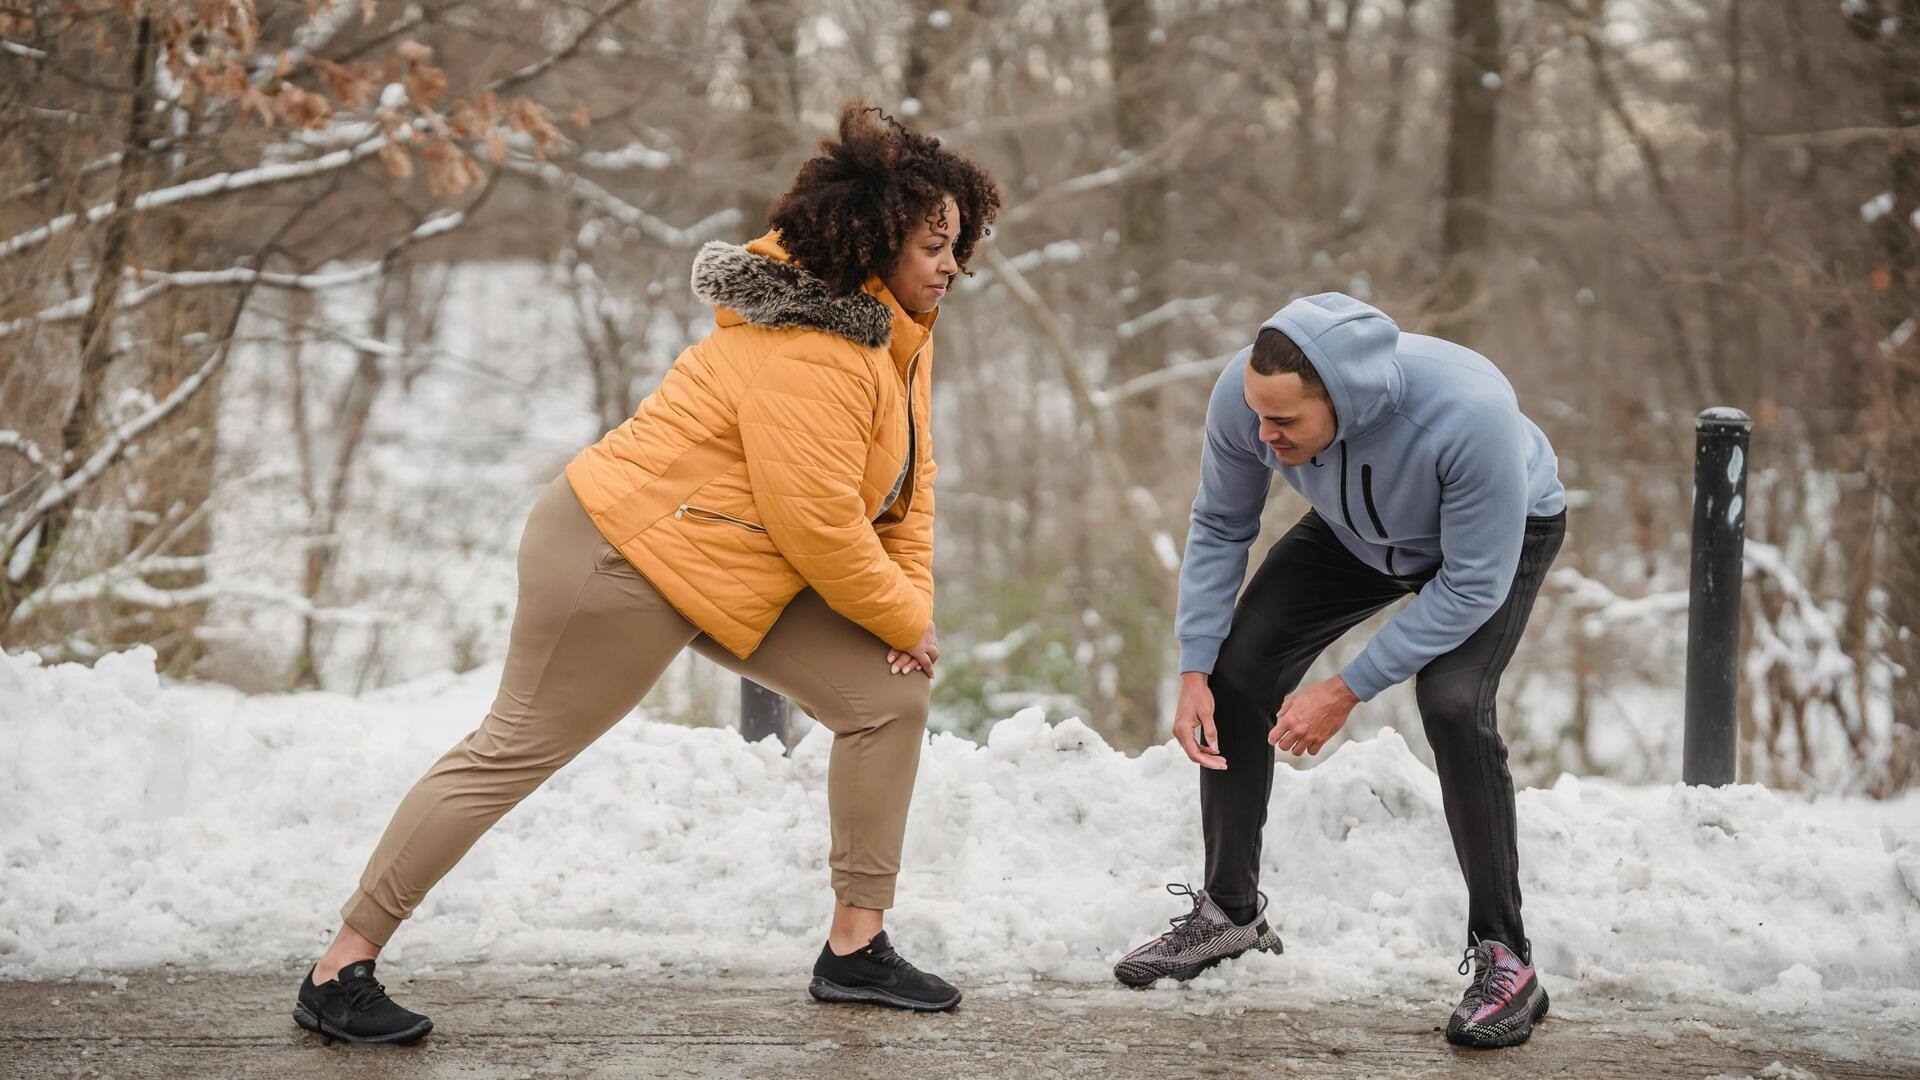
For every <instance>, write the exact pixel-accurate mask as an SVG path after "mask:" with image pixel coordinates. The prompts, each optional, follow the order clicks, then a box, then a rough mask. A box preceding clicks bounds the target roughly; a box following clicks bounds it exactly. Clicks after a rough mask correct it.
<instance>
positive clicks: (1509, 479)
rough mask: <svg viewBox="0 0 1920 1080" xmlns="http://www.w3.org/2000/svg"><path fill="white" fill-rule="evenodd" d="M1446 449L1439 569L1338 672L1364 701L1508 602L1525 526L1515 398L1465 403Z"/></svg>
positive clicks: (1521, 434)
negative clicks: (1408, 602)
mask: <svg viewBox="0 0 1920 1080" xmlns="http://www.w3.org/2000/svg"><path fill="white" fill-rule="evenodd" d="M1452 431H1453V432H1454V433H1456V437H1455V438H1453V439H1452V440H1450V441H1451V443H1452V445H1451V446H1449V447H1448V448H1447V449H1446V450H1444V451H1443V452H1442V453H1441V456H1440V461H1439V467H1440V552H1441V556H1440V572H1439V574H1438V575H1436V576H1435V577H1434V579H1433V580H1432V581H1431V582H1429V583H1428V584H1427V585H1426V587H1425V588H1423V589H1421V590H1420V594H1419V595H1418V596H1416V597H1414V598H1413V602H1412V603H1410V604H1408V605H1407V606H1406V608H1405V609H1403V610H1402V611H1401V612H1400V614H1398V615H1396V616H1394V617H1393V618H1392V619H1391V620H1389V621H1388V622H1387V625H1386V626H1384V627H1382V628H1381V629H1380V632H1379V633H1377V634H1375V635H1374V636H1373V640H1372V641H1370V642H1368V643H1367V647H1366V648H1365V649H1364V650H1362V651H1361V653H1360V655H1359V656H1357V657H1355V658H1354V660H1353V662H1352V663H1350V664H1348V665H1347V666H1346V668H1345V669H1344V670H1342V671H1341V672H1340V677H1341V678H1342V679H1344V680H1346V683H1347V686H1348V687H1350V688H1351V689H1352V690H1353V693H1354V696H1356V697H1358V698H1359V699H1360V700H1361V701H1367V700H1369V699H1371V698H1373V697H1374V696H1375V695H1376V694H1378V693H1380V691H1382V690H1385V689H1386V688H1387V687H1389V686H1392V685H1394V684H1395V683H1398V682H1403V681H1405V680H1406V679H1408V678H1410V677H1412V675H1413V674H1414V673H1415V672H1417V671H1419V670H1420V669H1421V668H1423V667H1426V666H1427V664H1428V663H1429V662H1431V661H1433V660H1434V659H1436V658H1438V657H1440V656H1443V655H1445V654H1446V653H1449V652H1452V651H1453V650H1454V649H1456V648H1458V647H1459V646H1460V645H1461V643H1463V642H1465V641H1466V640H1467V639H1468V638H1469V637H1472V636H1473V633H1474V631H1476V630H1478V629H1480V628H1481V627H1482V626H1484V625H1486V621H1487V620H1488V619H1489V618H1491V617H1492V616H1493V613H1494V612H1495V611H1497V610H1499V608H1500V605H1501V604H1503V603H1505V602H1506V599H1507V592H1508V591H1509V590H1510V589H1511V588H1512V587H1513V573H1514V570H1515V569H1516V568H1517V567H1518V566H1519V565H1520V548H1521V544H1522V543H1523V541H1524V540H1525V538H1526V529H1527V441H1526V433H1525V431H1524V427H1523V425H1522V424H1521V421H1520V412H1519V410H1518V409H1517V408H1515V407H1514V405H1513V403H1512V401H1510V400H1505V399H1502V398H1499V397H1489V398H1487V399H1485V400H1483V401H1480V402H1477V403H1473V404H1470V405H1468V404H1463V407H1462V408H1461V409H1460V410H1459V411H1458V413H1457V414H1456V422H1455V424H1454V426H1453V427H1452Z"/></svg>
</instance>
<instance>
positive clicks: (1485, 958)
mask: <svg viewBox="0 0 1920 1080" xmlns="http://www.w3.org/2000/svg"><path fill="white" fill-rule="evenodd" d="M1468 964H1473V965H1474V971H1473V981H1472V982H1471V983H1468V984H1467V992H1466V994H1464V995H1463V996H1462V997H1461V998H1460V1007H1461V1008H1463V1009H1465V1010H1467V1011H1468V1012H1472V1011H1474V1010H1476V1009H1479V1008H1480V1007H1481V1006H1483V1005H1486V1004H1488V1003H1490V1002H1493V1001H1496V1000H1499V999H1500V998H1501V997H1504V996H1505V995H1506V994H1508V993H1509V992H1511V991H1512V990H1513V972H1511V971H1509V970H1507V969H1506V968H1503V967H1501V966H1500V965H1498V964H1496V963H1494V962H1493V945H1492V944H1491V943H1489V942H1485V941H1481V942H1476V943H1474V944H1473V945H1470V946H1468V947H1467V950H1466V952H1465V953H1463V954H1462V955H1461V957H1460V967H1459V968H1458V969H1457V970H1458V971H1459V972H1460V974H1462V975H1465V974H1466V973H1467V965H1468Z"/></svg>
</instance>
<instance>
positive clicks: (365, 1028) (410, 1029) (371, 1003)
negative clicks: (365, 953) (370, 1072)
mask: <svg viewBox="0 0 1920 1080" xmlns="http://www.w3.org/2000/svg"><path fill="white" fill-rule="evenodd" d="M373 965H374V961H372V960H356V961H354V962H353V963H351V964H348V965H347V966H346V967H343V968H341V969H340V974H339V975H338V976H335V977H334V978H333V979H330V980H328V981H327V982H324V983H321V984H320V985H318V986H315V985H314V983H313V968H308V969H307V977H306V978H305V979H302V980H301V981H300V1004H298V1005H296V1006H295V1007H294V1010H293V1020H294V1022H295V1023H297V1024H299V1025H300V1026H301V1027H303V1028H306V1029H307V1030H308V1031H317V1032H319V1033H320V1034H322V1035H324V1036H326V1037H327V1038H329V1039H338V1040H340V1041H341V1042H349V1043H381V1044H390V1045H395V1046H406V1045H408V1044H409V1043H417V1042H419V1041H420V1040H421V1039H423V1038H425V1037H426V1034H427V1032H429V1031H432V1030H433V1021H431V1020H429V1019H427V1018H426V1017H424V1016H421V1015H420V1014H419V1013H417V1012H409V1011H408V1010H406V1009H403V1008H401V1007H400V1006H399V1004H398V1003H396V1002H395V1001H394V1000H393V999H392V998H390V997H388V996H387V991H386V988H385V987H383V986H381V985H380V983H379V981H378V980H376V979H375V978H374V977H373ZM315 966H316V967H317V966H318V965H315Z"/></svg>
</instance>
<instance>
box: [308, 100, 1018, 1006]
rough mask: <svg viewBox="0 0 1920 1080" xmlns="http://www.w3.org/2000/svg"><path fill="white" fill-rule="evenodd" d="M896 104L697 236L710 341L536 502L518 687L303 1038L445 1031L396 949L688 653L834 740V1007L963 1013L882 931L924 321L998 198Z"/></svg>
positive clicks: (415, 818)
mask: <svg viewBox="0 0 1920 1080" xmlns="http://www.w3.org/2000/svg"><path fill="white" fill-rule="evenodd" d="M876 113H877V110H872V109H865V108H861V107H859V106H857V105H854V106H849V107H848V108H847V109H846V110H845V111H844V112H843V113H842V114H841V117H840V128H839V137H838V138H837V139H830V140H826V141H823V142H822V144H821V152H820V154H819V155H818V156H816V157H814V158H812V159H811V160H809V161H808V162H807V163H806V164H805V165H803V166H802V167H801V170H800V174H799V177H798V178H797V179H796V180H795V182H794V184H793V187H792V188H791V189H790V190H789V191H788V192H787V193H786V194H785V195H783V196H781V197H780V199H779V201H778V202H776V203H775V205H774V207H773V210H772V213H771V214H770V215H769V224H770V225H771V226H772V231H770V232H768V233H767V235H765V236H762V237H761V238H760V239H758V240H755V241H754V242H753V243H751V244H748V245H746V246H745V247H740V246H736V245H732V244H724V243H718V242H716V243H710V244H707V245H706V246H705V247H704V248H702V249H701V250H700V253H699V255H698V257H697V258H696V259H695V260H694V266H693V289H694V292H695V294H696V295H698V296H699V297H700V298H701V299H702V300H704V301H706V302H707V303H709V304H711V305H712V306H713V308H714V311H715V315H716V320H715V321H716V326H715V328H714V330H713V331H712V332H711V333H709V334H708V335H707V336H706V337H705V338H704V339H702V340H701V341H699V342H697V343H696V344H694V345H693V346H692V347H691V348H689V349H687V350H686V351H685V352H684V353H682V354H681V355H680V357H679V358H678V359H677V360H675V361H674V364H673V367H672V368H671V369H670V370H669V371H668V372H667V374H666V377H665V378H664V379H663V380H662V381H661V383H660V386H659V388H658V389H656V390H655V391H654V392H653V393H651V394H649V395H648V396H647V397H646V399H645V400H644V401H642V402H640V406H639V408H638V410H637V411H636V412H635V413H634V416H633V418H632V419H630V420H628V421H627V422H625V423H624V424H622V425H620V426H619V427H617V428H615V429H614V430H613V431H611V432H609V433H607V435H606V437H604V438H603V439H601V440H600V441H599V442H598V443H596V444H594V445H593V446H590V447H588V448H587V449H586V450H584V451H582V452H581V453H580V455H579V456H578V457H576V458H574V460H573V462H572V463H571V464H569V465H568V466H567V470H566V473H565V475H564V476H561V477H559V478H557V479H556V480H555V481H554V482H553V483H552V484H551V485H550V486H549V487H548V488H547V489H546V491H545V492H544V493H543V494H542V496H541V497H540V499H539V501H538V502H537V503H536V504H535V506H534V508H533V512H532V514H531V516H530V517H529V519H528V522H527V528H526V533H525V535H524V536H523V538H522V540H521V545H520V553H519V576H520V594H519V605H518V608H517V610H516V612H515V614H514V623H513V633H512V639H511V642H510V644H509V646H508V651H507V660H506V668H505V671H504V673H503V675H502V679H501V686H500V692H499V696H498V697H497V698H496V699H495V701H494V704H493V708H492V711H491V712H489V714H488V715H487V718H486V720H485V722H483V723H482V724H481V725H480V727H479V728H478V729H477V730H475V731H474V732H473V733H472V734H470V735H468V736H467V738H466V739H465V740H463V741H462V742H461V743H460V744H459V745H457V746H455V747H454V748H453V749H452V750H450V751H448V752H447V754H446V755H445V756H444V757H442V758H441V759H440V761H439V762H438V763H437V764H435V765H434V766H433V768H432V769H431V770H429V771H428V773H427V774H426V776H425V777H423V778H422V779H421V780H420V781H419V783H418V784H416V785H415V786H414V788H413V790H412V791H411V792H410V793H408V795H407V796H406V798H405V799H404V800H403V801H402V802H401V804H400V808H399V810H398V811H397V812H396V813H395V815H394V818H393V821H392V823H391V824H390V825H388V827H387V831H386V833H385V835H384V836H383V837H382V838H381V840H380V843H379V845H378V847H377V848H376V849H375V851H374V853H373V857H372V859H371V861H370V862H369V863H368V865H367V868H366V871H365V872H364V873H363V874H362V875H361V878H360V883H359V888H358V889H356V890H355V891H354V893H353V895H352V896H351V897H350V898H349V899H348V901H347V903H346V905H345V907H343V908H342V910H341V917H342V919H343V920H344V922H343V925H342V927H341V929H340V932H339V933H338V934H337V935H336V936H335V938H334V942H333V944H332V946H331V947H330V948H329V949H328V950H327V953H326V955H325V956H324V957H322V958H321V960H320V962H319V963H318V964H316V965H315V967H314V969H313V970H312V971H310V972H309V973H308V977H307V979H306V980H305V981H304V982H303V984H302V986H301V991H300V1005H299V1008H298V1009H297V1010H296V1012H295V1017H296V1019H298V1020H299V1022H300V1023H301V1024H302V1025H303V1026H306V1027H308V1028H310V1029H312V1030H316V1031H320V1032H322V1033H324V1034H327V1035H329V1036H331V1037H334V1038H339V1039H345V1040H350V1041H359V1042H411V1041H414V1040H417V1039H418V1038H420V1037H421V1036H423V1035H425V1034H426V1032H427V1030H429V1029H430V1028H431V1026H432V1024H431V1022H430V1021H429V1020H427V1019H426V1018H425V1017H423V1016H420V1015H419V1014H417V1013H414V1012H411V1011H409V1010H406V1009H403V1008H401V1007H400V1006H399V1005H397V1004H395V1003H394V1002H393V1001H392V1000H391V999H389V998H387V997H386V995H385V993H384V992H383V991H381V990H380V988H379V984H378V983H377V982H376V981H374V979H373V966H374V964H373V960H374V957H375V956H376V955H378V953H379V951H380V948H381V947H382V946H384V945H385V944H386V942H387V940H388V938H389V937H390V936H391V935H392V934H393V932H394V930H395V929H396V928H397V927H398V926H399V924H400V922H401V921H402V920H404V919H405V918H407V916H408V915H410V914H411V913H412V911H413V909H414V908H415V907H416V906H417V905H418V904H419V903H420V901H421V899H422V898H423V897H424V896H425V895H426V893H427V890H428V889H430V888H432V886H433V885H434V883H435V882H437V881H439V879H440V878H441V876H442V875H444V874H445V873H446V872H447V871H448V870H450V869H451V868H452V867H453V865H454V864H455V863H456V862H457V861H458V860H459V859H460V857H461V856H462V855H464V854H465V853H466V851H467V849H468V848H469V847H471V846H472V844H473V843H474V841H475V840H477V839H479V837H480V835H481V834H482V833H484V832H485V831H486V830H487V829H488V828H489V827H490V826H491V825H492V824H493V823H494V822H495V821H496V820H498V819H499V818H500V816H501V815H502V814H504V813H506V811H507V810H508V809H510V808H512V807H513V806H514V805H515V804H516V803H518V802H519V801H520V800H521V799H522V798H524V797H525V796H526V795H527V794H528V793H530V792H531V791H532V790H533V789H534V788H535V787H537V786H539V784H540V783H541V781H543V780H545V779H546V778H547V777H548V776H549V775H551V774H552V773H553V772H554V770H556V769H558V768H559V767H560V766H562V765H564V764H566V762H567V761H569V760H571V759H572V758H573V756H574V755H575V754H577V753H579V752H580V751H581V750H583V749H585V748H586V746H587V744H589V743H591V742H592V741H593V740H594V739H595V738H596V737H598V736H599V735H600V733H602V732H604V731H605V730H607V729H608V728H609V727H611V726H612V725H613V724H614V723H615V722H616V721H618V720H619V719H620V718H621V717H623V716H625V715H626V714H627V713H628V712H630V711H631V710H632V709H633V707H634V706H635V705H636V704H638V702H639V701H640V699H641V697H642V696H643V695H645V694H646V692H647V690H648V689H649V688H650V687H651V686H652V685H653V683H654V682H655V680H657V679H658V678H659V676H660V674H661V672H662V671H663V670H665V668H666V666H667V664H668V662H669V661H671V660H672V659H673V657H674V656H675V655H677V654H678V653H679V652H680V651H681V649H683V648H687V647H692V648H693V649H694V650H695V651H696V652H699V653H700V654H701V655H704V656H707V657H710V658H712V659H714V660H715V661H717V662H719V663H721V664H723V665H725V666H726V667H728V668H730V669H732V670H734V671H737V672H739V673H740V674H742V675H744V676H746V677H748V678H751V679H753V680H754V681H755V682H757V683H760V684H761V685H763V686H766V687H768V688H770V689H773V690H775V691H778V692H780V693H782V694H785V695H786V696H788V697H789V698H792V699H793V700H795V701H797V702H798V703H799V704H800V706H801V707H802V708H803V709H805V710H806V711H807V712H808V713H809V714H810V715H812V716H813V717H815V718H816V719H817V720H819V721H820V722H821V723H822V724H824V725H826V726H827V727H828V728H829V729H831V730H832V731H833V732H834V736H835V737H834V746H833V754H832V758H831V763H830V765H829V767H828V806H829V815H830V817H831V819H832V843H831V848H830V852H829V856H828V860H827V861H828V865H829V867H830V869H831V874H832V886H833V891H834V895H835V897H836V899H837V901H838V903H837V904H836V905H835V912H834V918H833V923H832V926H831V928H830V929H829V931H828V934H827V941H826V944H825V946H824V947H823V948H822V950H821V954H820V958H819V961H818V962H817V963H816V964H815V967H814V978H813V981H812V984H811V987H810V989H811V990H812V992H813V995H814V996H815V997H817V998H820V999H822V1000H833V1001H866V1002H874V1003H878V1004H885V1005H893V1006H897V1007H902V1008H912V1009H946V1008H951V1007H952V1006H953V1005H955V1004H956V1003H958V1002H959V1000H960V993H959V991H958V990H955V989H954V988H953V987H952V986H951V985H949V984H948V983H947V982H945V981H944V980H942V979H940V978H938V977H937V976H934V975H930V974H927V973H924V972H921V971H919V970H918V969H916V968H914V967H913V966H912V965H910V964H908V963H907V962H906V961H905V960H903V959H902V958H901V957H900V955H899V954H898V953H897V952H895V951H894V950H893V949H892V948H891V946H890V945H889V944H888V942H887V937H886V934H885V933H884V931H882V929H881V923H882V914H883V912H884V910H885V909H886V908H888V907H890V906H891V905H892V903H893V891H894V878H895V876H896V875H897V874H898V872H899V869H900V845H901V841H902V838H903V836H904V834H905V830H906V815H907V803H908V800H909V798H910V797H911V795H912V792H913V778H914V771H915V768H916V766H917V764H918V761H919V753H920V745H921V743H922V742H923V741H924V739H925V730H926V720H927V706H928V694H929V684H930V680H931V678H932V676H933V669H934V665H935V663H936V662H937V661H938V660H939V656H940V650H939V645H938V643H937V640H936V638H935V634H934V628H933V479H934V471H935V470H934V463H933V440H932V437H931V434H930V432H929V430H928V424H929V421H930V420H931V419H932V407H931V402H930V398H929V388H930V386H931V380H932V366H933V324H934V318H935V315H936V313H937V310H938V308H939V305H940V301H941V298H942V297H943V296H945V294H946V291H947V289H948V288H950V287H951V286H952V284H953V281H954V278H955V277H956V275H958V274H960V273H963V272H965V271H966V268H967V261H968V259H969V258H970V257H971V256H972V254H973V251H974V247H975V245H976V244H977V243H978V242H979V241H980V239H981V237H982V236H984V235H985V233H986V231H987V228H988V226H989V224H990V223H991V222H992V220H993V216H994V214H995V213H996V212H997V211H998V209H999V205H1000V199H999V194H998V192H997V190H996V188H995V186H994V184H993V181H992V180H991V179H990V178H989V177H988V176H987V174H986V173H985V172H984V171H983V170H981V169H980V167H979V166H978V165H976V164H974V163H973V162H972V161H970V160H968V159H967V158H965V157H963V156H961V155H959V154H957V153H955V152H954V151H952V150H949V149H946V148H945V147H942V146H941V145H940V143H939V141H938V140H936V139H933V138H930V137H928V136H925V135H921V134H919V133H917V132H914V131H912V130H910V129H908V128H905V127H903V126H901V125H899V124H898V123H895V122H894V121H892V120H891V119H890V118H885V117H877V116H876V115H875V114H876Z"/></svg>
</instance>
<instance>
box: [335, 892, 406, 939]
mask: <svg viewBox="0 0 1920 1080" xmlns="http://www.w3.org/2000/svg"><path fill="white" fill-rule="evenodd" d="M340 919H341V921H342V922H344V923H346V924H347V925H348V926H351V927H353V929H354V931H355V932H356V933H358V934H359V935H360V936H361V937H364V938H366V939H367V940H368V941H371V942H373V943H374V944H375V945H378V946H380V947H381V948H383V949H384V948H386V946H387V939H388V938H390V937H392V936H393V932H394V931H395V930H398V929H399V928H400V922H401V916H399V915H395V914H393V913H392V912H390V911H388V910H387V909H386V908H383V907H381V906H380V905H379V904H378V903H376V902H375V901H374V899H373V897H371V896H368V895H367V894H366V891H365V890H363V889H355V890H353V896H352V897H351V898H350V899H348V900H347V902H346V905H345V906H343V907H342V908H341V909H340Z"/></svg>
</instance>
